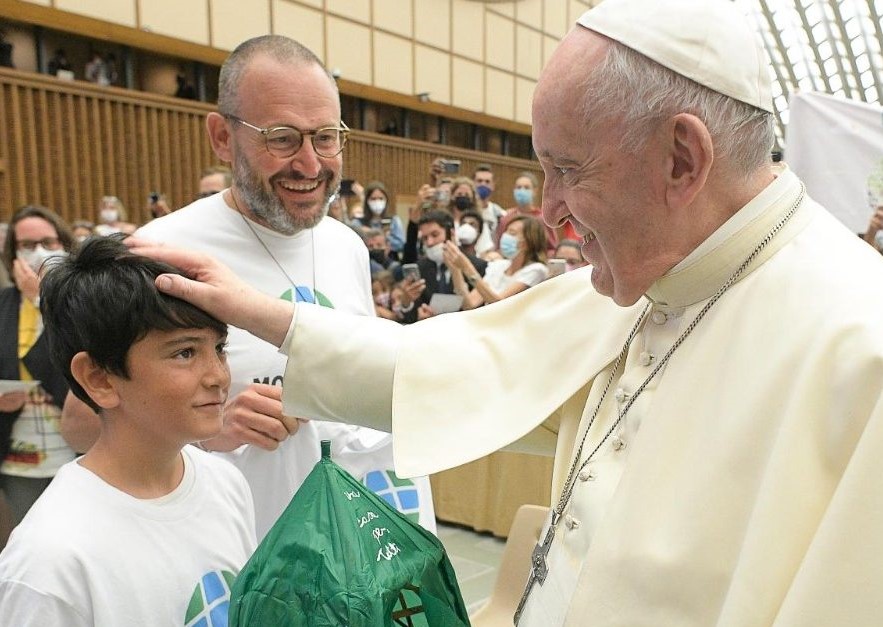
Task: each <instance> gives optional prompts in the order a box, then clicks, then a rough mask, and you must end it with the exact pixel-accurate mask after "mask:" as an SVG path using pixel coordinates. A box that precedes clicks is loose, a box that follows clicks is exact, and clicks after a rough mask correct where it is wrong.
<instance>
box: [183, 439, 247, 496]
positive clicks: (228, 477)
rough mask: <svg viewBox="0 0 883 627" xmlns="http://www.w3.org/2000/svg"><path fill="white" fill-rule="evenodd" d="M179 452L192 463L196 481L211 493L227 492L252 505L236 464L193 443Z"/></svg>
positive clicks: (242, 476)
mask: <svg viewBox="0 0 883 627" xmlns="http://www.w3.org/2000/svg"><path fill="white" fill-rule="evenodd" d="M181 453H182V454H184V455H187V456H188V457H189V458H190V460H191V462H192V463H193V466H194V469H195V475H196V482H197V483H198V484H202V485H203V487H205V486H206V484H208V485H207V487H208V488H209V489H210V490H211V491H212V493H213V494H218V493H219V492H220V493H229V494H232V495H233V496H234V497H236V498H244V499H246V500H247V501H248V504H249V506H250V507H253V504H252V497H251V488H249V486H248V481H246V479H245V475H243V474H242V471H240V470H239V469H238V468H237V467H236V466H234V465H233V464H232V463H230V462H229V461H227V460H226V459H224V458H223V457H221V456H220V455H217V454H215V453H207V452H206V451H203V450H202V449H200V448H197V447H196V446H193V445H188V446H185V447H184V448H183V449H182V450H181Z"/></svg>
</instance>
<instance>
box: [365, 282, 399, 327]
mask: <svg viewBox="0 0 883 627" xmlns="http://www.w3.org/2000/svg"><path fill="white" fill-rule="evenodd" d="M394 289H395V279H394V278H393V275H392V272H389V271H387V270H383V271H381V272H377V273H372V275H371V294H372V296H373V297H374V311H375V313H376V314H377V316H378V317H380V318H386V319H387V320H395V321H396V322H398V321H399V320H400V314H398V313H396V312H395V311H394V309H393V307H394V305H395V303H394V302H393V290H394Z"/></svg>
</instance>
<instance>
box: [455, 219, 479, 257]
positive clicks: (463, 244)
mask: <svg viewBox="0 0 883 627" xmlns="http://www.w3.org/2000/svg"><path fill="white" fill-rule="evenodd" d="M456 233H457V244H459V245H460V250H462V251H463V253H465V254H466V255H470V256H472V257H478V255H477V254H476V252H475V251H476V248H477V246H478V242H479V241H480V240H481V238H482V236H483V235H484V221H483V220H482V219H481V214H479V213H478V212H477V211H473V210H469V211H464V212H463V214H462V215H461V216H460V224H459V226H458V227H457V231H456Z"/></svg>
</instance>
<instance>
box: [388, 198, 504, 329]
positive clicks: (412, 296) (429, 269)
mask: <svg viewBox="0 0 883 627" xmlns="http://www.w3.org/2000/svg"><path fill="white" fill-rule="evenodd" d="M417 230H418V233H419V237H420V242H421V243H422V244H423V253H424V256H423V257H421V258H419V259H418V260H417V267H418V269H419V270H420V279H419V280H416V281H413V280H410V279H407V278H406V279H405V281H404V282H403V284H402V288H403V296H402V314H403V317H402V322H404V323H405V324H410V323H412V322H417V321H418V320H423V319H425V318H429V317H431V316H434V315H435V312H434V311H433V310H432V309H431V308H430V306H429V301H430V300H432V295H433V294H453V293H454V284H453V280H452V273H451V270H450V268H448V266H447V265H445V246H446V244H450V245H451V246H453V247H454V248H457V244H456V241H455V240H454V221H453V219H452V218H451V214H449V213H447V212H445V211H429V212H427V213H426V215H424V216H423V217H422V218H421V219H420V222H419V224H418V226H417ZM457 250H458V251H459V248H457ZM464 257H465V255H464ZM466 258H467V259H468V260H469V262H470V263H471V264H472V265H473V268H474V269H475V272H476V273H478V274H479V275H481V276H483V275H484V271H485V268H486V267H487V263H486V262H485V261H483V260H481V259H478V258H477V257H473V256H471V255H470V256H468V257H466Z"/></svg>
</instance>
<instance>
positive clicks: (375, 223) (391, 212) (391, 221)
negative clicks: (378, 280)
mask: <svg viewBox="0 0 883 627" xmlns="http://www.w3.org/2000/svg"><path fill="white" fill-rule="evenodd" d="M364 198H365V204H364V206H363V213H364V217H362V218H355V219H353V226H354V227H365V228H372V229H380V230H382V231H383V232H384V233H386V239H387V242H388V243H389V249H390V250H391V251H392V253H393V256H394V257H396V258H398V257H399V256H400V255H401V253H402V249H403V248H404V247H405V229H404V227H403V226H402V220H401V218H399V217H398V216H397V215H396V213H395V207H394V206H393V203H392V202H390V195H389V192H388V191H387V189H386V186H385V185H384V184H383V183H381V182H380V181H372V182H371V183H368V184H367V185H366V186H365V191H364Z"/></svg>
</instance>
